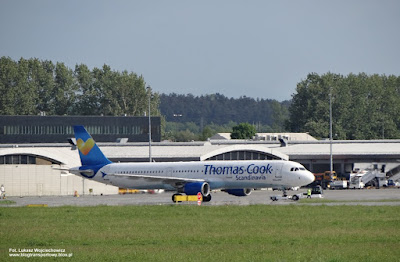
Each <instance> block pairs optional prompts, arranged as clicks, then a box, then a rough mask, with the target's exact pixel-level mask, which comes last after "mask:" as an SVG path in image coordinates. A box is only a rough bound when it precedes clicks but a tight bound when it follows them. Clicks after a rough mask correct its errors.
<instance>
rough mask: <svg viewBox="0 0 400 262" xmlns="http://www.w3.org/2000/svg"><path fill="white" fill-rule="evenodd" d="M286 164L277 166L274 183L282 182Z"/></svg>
mask: <svg viewBox="0 0 400 262" xmlns="http://www.w3.org/2000/svg"><path fill="white" fill-rule="evenodd" d="M283 165H284V164H281V163H279V164H277V165H276V168H275V172H274V181H280V180H282V167H283Z"/></svg>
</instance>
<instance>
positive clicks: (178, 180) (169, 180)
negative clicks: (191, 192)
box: [107, 174, 205, 187]
mask: <svg viewBox="0 0 400 262" xmlns="http://www.w3.org/2000/svg"><path fill="white" fill-rule="evenodd" d="M107 175H109V176H115V177H126V178H130V179H145V180H148V181H151V182H156V181H160V182H163V183H165V184H170V185H172V186H174V187H178V186H181V185H184V184H186V183H192V182H205V180H204V179H195V178H184V177H167V176H148V175H139V174H107Z"/></svg>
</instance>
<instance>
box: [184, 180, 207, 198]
mask: <svg viewBox="0 0 400 262" xmlns="http://www.w3.org/2000/svg"><path fill="white" fill-rule="evenodd" d="M199 192H200V193H201V194H202V195H203V196H208V195H209V194H210V185H209V184H208V183H207V182H195V183H187V184H185V186H184V187H183V193H185V194H186V195H197V193H199Z"/></svg>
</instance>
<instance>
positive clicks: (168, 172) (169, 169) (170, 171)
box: [166, 167, 172, 177]
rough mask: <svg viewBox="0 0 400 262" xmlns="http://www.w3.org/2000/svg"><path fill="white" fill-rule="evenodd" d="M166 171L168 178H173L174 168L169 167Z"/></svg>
mask: <svg viewBox="0 0 400 262" xmlns="http://www.w3.org/2000/svg"><path fill="white" fill-rule="evenodd" d="M166 171H167V172H166V175H167V177H172V167H167V169H166Z"/></svg>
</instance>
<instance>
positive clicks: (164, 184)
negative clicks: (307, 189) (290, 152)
mask: <svg viewBox="0 0 400 262" xmlns="http://www.w3.org/2000/svg"><path fill="white" fill-rule="evenodd" d="M74 133H75V138H76V144H77V148H78V151H79V156H80V159H81V164H82V165H81V166H79V167H74V168H71V169H69V172H70V173H73V174H76V175H80V176H82V177H84V178H87V179H92V180H94V181H97V182H101V183H105V184H109V185H114V186H117V187H120V188H128V189H165V190H169V191H176V193H175V194H174V195H173V196H172V201H174V202H175V196H176V195H181V194H182V193H184V194H186V195H197V194H198V193H199V192H200V193H201V194H202V199H203V201H204V202H209V201H210V200H211V193H210V192H211V190H216V189H221V190H222V191H225V192H226V193H228V194H231V195H234V196H248V195H250V194H251V192H252V190H253V189H261V188H270V187H274V188H277V187H278V188H282V189H285V188H290V187H297V186H304V185H308V184H310V183H311V182H313V181H314V175H313V174H312V173H311V172H310V171H308V170H306V169H305V168H304V166H302V165H301V164H299V163H296V162H293V161H287V160H239V161H234V160H233V161H197V162H194V161H193V162H145V163H143V162H141V163H113V162H111V161H110V160H109V159H108V158H107V157H106V156H105V155H104V154H103V152H102V151H101V150H100V148H99V147H98V146H97V144H96V142H95V141H94V140H93V138H92V136H91V135H90V134H89V133H88V132H87V131H86V129H85V127H84V126H74Z"/></svg>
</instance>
